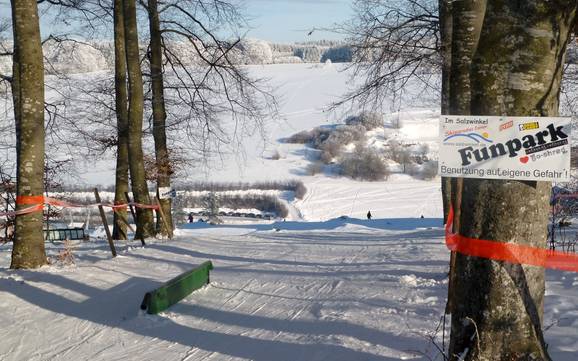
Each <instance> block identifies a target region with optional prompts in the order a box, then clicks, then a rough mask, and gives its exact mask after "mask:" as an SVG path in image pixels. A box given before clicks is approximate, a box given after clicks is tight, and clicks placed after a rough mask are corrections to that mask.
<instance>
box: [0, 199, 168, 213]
mask: <svg viewBox="0 0 578 361" xmlns="http://www.w3.org/2000/svg"><path fill="white" fill-rule="evenodd" d="M16 204H18V205H28V204H29V205H33V206H34V207H29V208H25V209H20V210H18V211H15V212H6V213H0V217H2V216H14V215H20V214H26V213H32V212H37V211H39V210H42V209H43V207H44V205H45V204H49V205H51V206H56V207H63V208H86V207H96V206H103V207H108V208H112V209H113V210H115V209H117V208H126V207H128V206H129V205H131V206H135V207H137V208H144V209H159V205H158V204H152V205H149V204H142V203H136V202H131V203H122V204H109V203H92V204H75V203H70V202H66V201H61V200H59V199H56V198H50V197H45V196H18V197H16ZM23 211H27V212H26V213H21V212H23Z"/></svg>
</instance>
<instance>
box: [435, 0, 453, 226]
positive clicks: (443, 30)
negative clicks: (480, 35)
mask: <svg viewBox="0 0 578 361" xmlns="http://www.w3.org/2000/svg"><path fill="white" fill-rule="evenodd" d="M438 8H439V19H440V38H441V48H440V52H441V58H442V94H441V114H442V115H448V114H450V73H451V64H452V23H453V22H452V12H451V3H450V2H449V0H439V2H438ZM451 180H452V179H451V178H449V177H442V204H443V212H444V224H445V223H446V221H447V219H448V213H449V208H450V202H451V194H452V186H451V184H452V183H451Z"/></svg>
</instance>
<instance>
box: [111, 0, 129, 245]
mask: <svg viewBox="0 0 578 361" xmlns="http://www.w3.org/2000/svg"><path fill="white" fill-rule="evenodd" d="M126 87H127V84H126V50H125V37H124V16H123V8H122V0H114V89H115V104H116V126H117V136H118V145H117V154H116V180H115V188H114V190H115V192H114V203H115V204H121V203H125V202H126V198H125V196H124V194H125V192H128V104H127V96H128V95H127V88H126ZM123 217H124V219H128V218H127V211H126V209H118V210H116V212H115V213H114V228H113V232H112V237H113V238H114V239H127V233H126V224H125V223H124V222H122V221H121V218H123Z"/></svg>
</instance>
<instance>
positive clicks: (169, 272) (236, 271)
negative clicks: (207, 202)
mask: <svg viewBox="0 0 578 361" xmlns="http://www.w3.org/2000/svg"><path fill="white" fill-rule="evenodd" d="M341 69H342V68H341V66H340V65H335V64H334V65H320V64H316V65H312V64H298V65H271V66H253V67H251V71H252V72H254V73H255V74H258V75H259V76H263V77H268V78H271V82H272V84H274V85H275V86H276V87H277V88H278V92H279V93H280V94H283V97H282V101H281V113H282V116H281V117H280V118H279V119H272V120H271V121H270V122H269V123H267V125H266V127H265V135H266V137H265V138H263V137H262V135H261V134H254V135H253V136H251V137H249V138H247V139H245V140H244V146H243V149H242V152H237V151H236V150H235V149H230V151H229V152H227V153H226V154H224V155H223V156H222V158H219V159H218V160H216V161H215V162H214V163H213V164H212V167H211V168H210V169H193V170H191V172H190V174H186V175H183V177H187V178H186V180H189V181H199V180H201V181H221V182H238V181H243V182H252V181H267V180H283V179H298V180H301V181H303V183H304V184H305V186H306V187H307V190H308V191H307V194H306V195H305V197H304V198H303V199H295V198H293V197H292V196H291V195H290V194H289V195H288V194H285V195H282V197H281V198H282V201H283V202H285V203H286V204H287V205H288V207H289V208H290V212H289V216H288V217H287V221H286V222H282V221H278V222H272V221H259V222H254V223H251V222H245V223H243V224H224V225H219V226H209V225H207V224H201V223H195V224H194V225H185V226H183V227H184V228H180V229H178V230H177V232H176V238H175V239H174V240H172V241H166V240H164V241H163V240H149V242H148V244H149V245H148V246H147V247H145V248H142V247H140V246H138V245H139V244H140V242H134V243H128V244H121V243H119V244H118V247H119V250H120V252H119V254H120V255H119V257H117V258H115V259H111V257H110V253H109V251H108V250H107V246H106V242H105V241H103V240H99V241H91V242H83V243H76V244H74V245H72V248H71V250H72V253H73V255H74V257H75V263H74V264H72V265H70V264H69V265H64V264H62V263H59V262H58V261H57V260H58V253H59V252H60V251H61V250H62V249H63V247H62V245H51V244H47V245H48V255H49V257H50V258H51V259H52V260H53V261H54V264H52V265H50V266H47V267H44V268H42V269H40V270H35V271H13V270H10V269H9V268H8V267H9V265H10V247H9V245H1V246H0V323H1V324H2V325H3V327H1V328H0V340H2V341H0V360H18V361H20V360H66V361H76V360H135V361H137V360H138V361H141V360H183V361H184V360H259V361H284V360H287V361H302V360H303V361H314V360H327V361H339V360H343V361H357V360H386V361H387V360H403V359H406V360H442V359H443V357H442V355H441V354H440V353H439V351H438V347H442V346H443V345H445V346H447V342H448V339H449V337H448V333H447V331H446V333H445V340H444V338H443V336H444V333H443V332H442V328H441V327H440V320H441V318H442V316H443V310H444V307H445V301H446V294H447V272H448V259H449V252H448V251H447V250H446V248H445V246H444V244H443V230H442V228H441V219H440V218H441V213H442V212H441V192H440V181H439V178H438V179H434V180H432V181H423V180H418V179H416V178H414V177H411V176H409V175H407V174H400V171H399V169H398V168H396V166H395V165H392V167H391V169H392V171H393V174H392V175H391V176H390V177H389V179H388V180H384V181H380V182H359V181H355V180H351V179H349V178H344V177H340V176H337V175H335V174H331V173H320V174H317V175H314V176H310V175H307V174H306V172H305V168H306V167H307V165H308V164H310V162H311V159H312V158H313V157H311V153H312V152H314V151H315V150H314V149H312V148H310V147H308V146H306V145H301V144H287V143H283V142H282V141H281V139H283V138H285V137H288V136H290V135H292V134H294V133H297V132H299V131H302V130H310V129H312V128H314V127H316V126H320V125H331V124H337V123H342V122H343V119H344V117H345V116H346V115H347V114H348V112H345V111H344V112H343V113H340V114H338V113H335V112H333V113H327V112H326V111H324V106H325V105H326V104H327V103H329V102H330V101H331V100H334V99H336V96H337V95H339V94H342V93H343V92H344V91H345V89H346V84H347V82H348V74H347V73H343V72H340V70H341ZM416 102H419V104H416ZM401 104H402V105H403V106H396V107H394V106H391V107H390V108H388V105H387V104H386V107H385V108H384V112H385V113H387V117H386V119H388V118H391V119H394V118H395V119H396V121H397V120H401V123H402V125H403V126H402V127H401V128H400V129H393V128H391V127H390V128H387V127H386V128H383V129H380V130H379V131H377V132H374V134H371V136H370V137H369V138H368V143H369V144H372V145H374V146H376V147H380V146H382V145H383V144H384V142H385V141H386V139H397V140H400V141H404V142H408V143H427V144H428V145H429V146H430V149H431V150H432V151H433V152H435V150H436V149H437V148H436V144H435V143H436V139H437V116H438V115H439V110H438V109H437V108H436V106H435V105H433V104H434V102H432V101H431V99H429V98H428V97H427V96H425V95H423V94H421V95H420V96H417V95H416V94H407V96H406V97H405V98H404V99H403V101H402V102H401ZM353 113H355V112H353ZM274 152H278V153H279V154H280V155H281V157H280V159H278V160H275V159H272V157H271V155H272V154H273V153H274ZM77 166H78V167H79V169H81V170H80V172H81V177H82V178H83V179H84V181H85V182H87V183H92V184H97V183H100V184H108V183H109V182H110V181H111V180H112V179H113V177H112V174H113V166H114V161H113V159H112V157H111V158H110V159H107V158H103V159H101V161H100V162H97V163H87V164H86V167H84V168H83V167H82V164H77ZM284 193H291V192H284ZM368 210H371V212H372V214H373V217H374V219H372V220H371V221H369V220H367V219H365V214H366V213H367V211H368ZM422 216H423V217H424V218H421V217H422ZM205 260H212V261H213V264H214V266H215V269H214V270H213V271H212V273H211V284H210V285H208V286H207V287H205V288H203V289H201V290H199V291H197V292H195V293H193V294H192V295H191V296H189V297H187V298H186V299H185V300H183V301H182V302H180V303H179V304H178V305H176V306H174V307H172V308H170V309H169V310H167V311H166V312H164V313H162V314H160V315H157V316H150V315H146V314H142V313H141V312H140V310H139V305H140V303H141V301H142V298H143V296H144V293H145V292H146V291H149V290H151V289H154V288H155V287H157V286H158V285H159V284H160V283H162V282H164V281H166V280H169V279H170V278H172V277H174V276H175V275H177V274H179V273H181V272H183V271H185V270H188V269H190V268H191V267H193V266H195V265H198V264H200V263H201V262H203V261H205ZM546 286H547V290H546V299H545V317H544V329H545V330H546V331H545V337H546V341H547V342H548V344H549V352H550V354H551V356H552V358H553V359H554V360H556V361H571V360H576V354H577V353H578V333H577V332H576V329H578V296H577V294H576V292H575V289H576V287H577V286H578V276H577V275H576V274H572V273H564V272H557V271H547V285H546ZM446 325H449V319H448V320H446Z"/></svg>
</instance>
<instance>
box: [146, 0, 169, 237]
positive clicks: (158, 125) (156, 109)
mask: <svg viewBox="0 0 578 361" xmlns="http://www.w3.org/2000/svg"><path fill="white" fill-rule="evenodd" d="M148 12H149V27H150V37H151V42H150V65H151V82H152V93H153V101H152V103H153V137H154V140H155V156H156V166H157V197H158V198H159V199H160V198H161V194H160V192H159V188H165V189H166V188H170V187H171V168H172V167H171V163H170V159H169V152H168V149H167V135H166V128H165V127H166V124H165V123H166V118H167V114H166V111H165V97H164V80H163V64H162V60H163V58H162V44H161V41H162V38H161V30H160V24H159V12H158V6H157V0H148ZM171 203H172V201H171V199H170V198H168V199H160V206H161V207H162V208H163V212H162V214H164V215H165V217H166V219H165V222H162V221H161V219H160V217H161V212H157V230H159V231H160V232H161V233H162V234H166V235H168V236H169V237H172V236H173V229H172V225H173V219H172V215H171ZM165 224H166V226H165ZM167 227H169V229H167Z"/></svg>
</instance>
